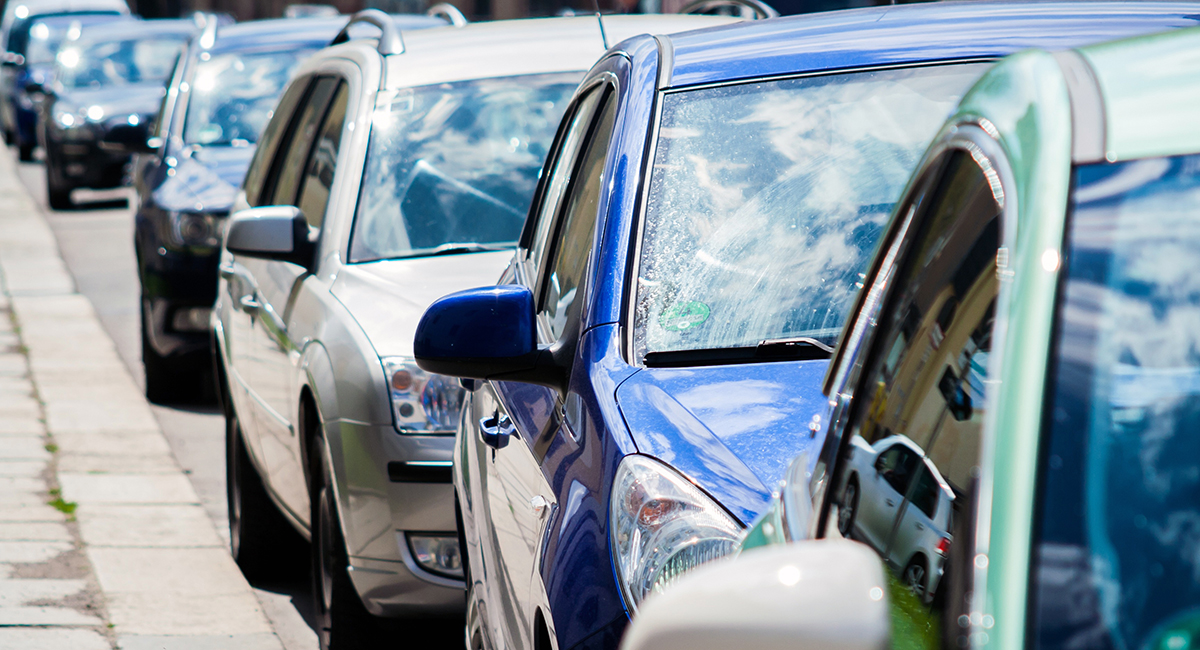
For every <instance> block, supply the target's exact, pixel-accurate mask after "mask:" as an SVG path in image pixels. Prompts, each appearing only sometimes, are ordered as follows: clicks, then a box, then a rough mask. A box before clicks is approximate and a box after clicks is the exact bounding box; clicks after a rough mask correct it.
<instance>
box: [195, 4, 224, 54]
mask: <svg viewBox="0 0 1200 650" xmlns="http://www.w3.org/2000/svg"><path fill="white" fill-rule="evenodd" d="M193 20H195V21H196V23H198V26H199V27H200V28H201V29H203V30H204V31H202V32H200V47H202V48H204V49H206V50H208V49H211V48H212V46H213V45H214V44H215V43H216V42H217V23H219V22H220V20H219V19H218V17H217V14H212V13H209V14H202V13H200V12H198V11H197V12H196V15H195V16H194V17H193Z"/></svg>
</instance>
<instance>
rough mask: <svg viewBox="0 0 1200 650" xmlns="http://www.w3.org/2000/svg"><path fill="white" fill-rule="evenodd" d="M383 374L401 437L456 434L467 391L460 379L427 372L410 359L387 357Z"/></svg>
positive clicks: (384, 361)
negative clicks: (403, 435) (413, 434)
mask: <svg viewBox="0 0 1200 650" xmlns="http://www.w3.org/2000/svg"><path fill="white" fill-rule="evenodd" d="M382 361H383V374H384V375H385V376H386V377H387V380H388V394H389V395H390V396H391V399H392V417H393V418H394V419H395V423H396V430H397V431H399V432H400V433H454V431H455V430H456V429H458V416H459V413H461V412H462V404H463V396H464V395H465V394H466V391H464V390H463V387H462V385H461V384H460V383H459V382H458V379H456V378H454V377H447V376H445V375H438V374H433V373H428V372H425V371H424V370H421V368H420V367H418V366H417V362H416V361H414V360H413V359H410V358H408V357H385V358H384V359H383V360H382Z"/></svg>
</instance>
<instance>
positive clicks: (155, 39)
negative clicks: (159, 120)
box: [39, 20, 197, 210]
mask: <svg viewBox="0 0 1200 650" xmlns="http://www.w3.org/2000/svg"><path fill="white" fill-rule="evenodd" d="M196 30H197V25H196V23H195V22H194V21H192V20H145V21H141V20H137V21H134V20H130V21H125V22H121V23H111V24H107V25H103V26H98V27H95V28H90V29H85V30H84V32H83V35H82V37H81V38H80V40H79V42H78V43H77V44H75V45H71V46H67V47H64V48H62V50H61V51H60V52H59V53H58V67H57V69H56V71H55V79H54V81H53V83H52V84H51V86H50V87H49V88H47V89H46V92H47V98H46V101H44V102H42V115H41V119H40V120H39V125H40V126H41V129H40V130H41V140H42V145H43V146H44V147H45V149H46V197H47V199H48V200H49V203H50V207H52V208H54V209H56V210H64V209H68V208H70V207H72V206H73V203H72V200H71V191H72V190H74V189H75V188H78V187H90V188H96V189H102V188H109V187H117V186H119V185H121V182H122V179H123V178H124V176H125V168H126V165H128V164H129V160H130V156H129V153H128V152H127V151H125V150H123V149H121V148H114V147H111V146H106V143H105V142H104V141H105V140H106V139H107V138H108V136H109V134H110V133H111V132H112V131H113V129H125V128H128V127H143V125H148V124H150V123H151V122H153V120H154V119H155V116H156V114H157V113H158V109H159V105H160V104H161V103H162V99H163V92H164V86H165V84H166V81H167V78H168V76H169V75H170V72H171V68H172V66H173V65H174V64H175V60H176V59H177V58H178V56H179V53H180V52H181V51H182V50H183V46H184V43H185V42H186V41H187V39H189V38H191V37H192V35H193V34H195V33H196ZM143 128H144V127H143Z"/></svg>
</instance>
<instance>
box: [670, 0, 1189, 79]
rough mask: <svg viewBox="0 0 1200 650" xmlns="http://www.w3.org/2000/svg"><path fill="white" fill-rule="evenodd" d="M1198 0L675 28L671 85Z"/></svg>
mask: <svg viewBox="0 0 1200 650" xmlns="http://www.w3.org/2000/svg"><path fill="white" fill-rule="evenodd" d="M1197 8H1198V7H1197V5H1196V3H1195V2H1140V1H1123V2H1112V1H1106V0H1090V1H1087V0H1085V1H1081V2H1061V1H1060V2H1013V1H1008V2H989V1H971V2H938V3H929V4H906V5H895V6H885V7H871V8H864V9H850V10H845V11H835V12H827V13H821V14H807V15H802V16H789V17H785V18H778V19H775V20H765V21H755V22H749V23H745V24H741V25H737V26H731V27H721V28H716V29H709V30H703V31H698V32H690V33H687V34H679V35H675V36H673V37H672V38H671V42H672V43H673V45H674V70H673V74H672V76H671V77H670V85H672V86H686V85H693V84H705V83H715V82H720V81H728V80H731V79H740V78H758V77H766V76H773V75H783V74H789V73H795V72H802V71H820V70H836V69H840V68H856V67H864V66H872V65H888V64H896V63H906V62H919V61H935V60H947V59H968V58H991V57H997V56H1002V55H1005V54H1009V53H1011V52H1016V51H1018V50H1023V49H1026V48H1030V47H1040V48H1045V49H1068V48H1072V47H1078V46H1081V45H1085V44H1088V43H1095V42H1100V41H1106V40H1112V39H1116V38H1124V37H1128V36H1135V35H1140V34H1146V33H1151V32H1156V31H1163V30H1167V29H1171V28H1177V27H1189V26H1193V25H1197V24H1200V12H1198V11H1197Z"/></svg>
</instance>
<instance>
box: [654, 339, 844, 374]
mask: <svg viewBox="0 0 1200 650" xmlns="http://www.w3.org/2000/svg"><path fill="white" fill-rule="evenodd" d="M832 355H833V348H831V347H829V346H828V345H826V344H824V343H822V342H820V341H818V340H817V339H814V338H812V337H808V336H798V337H795V338H786V339H768V340H765V341H759V342H758V345H743V346H738V347H730V348H699V349H696V350H664V351H661V352H647V353H646V358H645V363H646V365H647V366H649V367H651V368H683V367H689V366H719V365H726V364H735V363H766V362H769V361H808V360H813V359H828V358H829V357H831V356H832Z"/></svg>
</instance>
